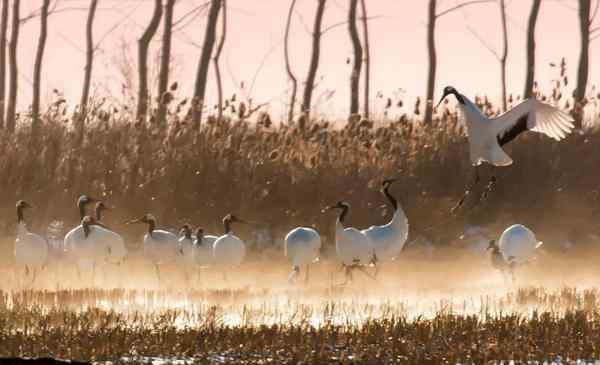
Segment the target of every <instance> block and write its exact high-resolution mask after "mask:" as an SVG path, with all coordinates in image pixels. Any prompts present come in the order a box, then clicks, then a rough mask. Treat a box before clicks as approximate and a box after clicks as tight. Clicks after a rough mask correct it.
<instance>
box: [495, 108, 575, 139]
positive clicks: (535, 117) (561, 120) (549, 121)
mask: <svg viewBox="0 0 600 365" xmlns="http://www.w3.org/2000/svg"><path fill="white" fill-rule="evenodd" d="M492 123H493V125H494V128H495V132H496V136H497V137H496V138H497V140H498V144H500V145H501V146H502V145H505V144H507V143H508V142H510V141H512V140H513V139H515V138H516V137H517V136H518V135H519V134H521V133H523V132H525V131H533V132H538V133H543V134H545V135H547V136H548V137H550V138H553V139H555V140H557V141H560V140H561V139H563V138H565V137H566V136H567V135H568V134H570V133H571V131H572V130H573V127H574V126H573V118H571V116H570V115H568V114H566V113H564V112H563V111H561V110H559V109H557V108H555V107H553V106H552V105H548V104H546V103H542V102H541V101H538V100H536V99H527V100H525V101H524V102H522V103H521V104H519V105H517V106H515V107H514V108H512V109H511V110H509V111H508V112H506V113H504V114H502V115H500V116H499V117H497V118H494V119H493V120H492Z"/></svg>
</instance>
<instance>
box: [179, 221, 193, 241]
mask: <svg viewBox="0 0 600 365" xmlns="http://www.w3.org/2000/svg"><path fill="white" fill-rule="evenodd" d="M179 235H180V236H184V237H186V238H191V237H192V227H191V226H190V225H189V224H187V223H186V224H184V225H183V226H181V230H180V231H179Z"/></svg>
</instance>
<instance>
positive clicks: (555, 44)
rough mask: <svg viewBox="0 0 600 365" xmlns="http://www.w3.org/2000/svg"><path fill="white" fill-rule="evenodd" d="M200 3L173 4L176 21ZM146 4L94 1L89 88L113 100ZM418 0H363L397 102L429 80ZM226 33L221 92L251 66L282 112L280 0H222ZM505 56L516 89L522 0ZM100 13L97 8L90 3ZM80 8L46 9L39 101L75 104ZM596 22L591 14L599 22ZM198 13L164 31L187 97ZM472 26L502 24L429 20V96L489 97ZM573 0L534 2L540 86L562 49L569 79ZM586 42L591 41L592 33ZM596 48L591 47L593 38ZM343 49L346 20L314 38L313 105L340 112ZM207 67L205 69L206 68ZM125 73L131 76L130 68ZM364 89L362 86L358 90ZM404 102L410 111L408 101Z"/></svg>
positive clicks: (375, 85) (377, 68)
mask: <svg viewBox="0 0 600 365" xmlns="http://www.w3.org/2000/svg"><path fill="white" fill-rule="evenodd" d="M60 1H61V3H60V5H59V8H60V7H76V8H85V7H87V5H88V3H89V1H87V0H60ZM203 2H204V0H179V3H178V5H177V8H176V15H175V17H176V18H178V17H180V16H181V15H183V14H184V13H185V12H186V11H187V10H189V9H190V8H192V7H194V6H195V5H197V4H199V3H203ZM22 3H23V5H22V13H23V14H24V15H25V14H27V13H28V12H29V11H30V10H31V9H35V8H36V7H38V6H39V4H40V3H41V1H38V0H28V1H23V2H22ZM152 3H153V2H152V1H150V0H100V1H99V11H98V14H97V19H96V23H95V28H94V32H95V37H96V39H99V38H101V37H102V35H104V34H106V32H107V30H108V29H111V28H112V27H113V26H114V25H115V24H117V23H122V25H120V26H119V27H118V28H116V29H115V30H114V31H113V32H112V33H110V34H109V35H108V36H107V37H106V38H105V39H104V40H103V42H102V43H101V45H100V49H99V51H98V54H97V58H96V63H95V69H94V74H93V84H94V86H95V87H96V88H97V90H98V93H99V94H104V93H105V91H102V89H105V88H108V89H110V90H111V92H112V94H113V95H114V96H118V95H119V93H120V86H119V85H121V84H122V83H123V76H122V73H121V72H119V71H118V69H119V67H117V64H119V63H122V62H120V61H119V60H123V59H124V57H123V51H122V49H121V46H120V44H121V43H122V41H124V42H126V43H129V44H130V49H129V52H130V53H129V54H128V57H129V59H130V60H131V61H133V62H135V41H136V39H137V38H138V37H139V36H140V34H141V32H142V30H143V27H144V26H145V24H146V22H147V20H148V17H149V14H150V12H151V10H152ZM427 3H428V1H427V0H414V1H409V0H368V1H367V6H368V11H369V15H370V16H381V18H378V19H374V20H372V21H371V22H370V37H371V58H372V75H371V78H372V81H371V85H372V97H374V95H375V93H376V92H377V91H381V92H383V93H384V94H385V95H391V94H392V93H393V92H394V91H395V90H398V89H399V88H402V89H404V90H406V94H407V98H408V99H409V101H410V99H412V98H414V96H416V95H423V94H424V92H425V83H426V76H427V58H426V56H427V54H426V52H427V50H426V42H425V37H426V22H427V18H426V12H427ZM457 3H458V1H455V0H440V1H439V5H438V8H439V9H440V10H443V9H446V8H448V7H451V6H453V5H456V4H457ZM228 4H229V7H230V9H229V14H228V15H229V24H228V26H229V28H228V38H227V41H226V44H225V48H224V51H223V56H222V70H223V75H224V88H225V92H226V94H231V93H233V92H237V93H238V94H240V91H239V90H238V89H237V87H238V86H239V83H240V81H242V80H243V81H245V84H246V85H247V86H249V85H250V84H251V83H252V79H253V77H254V75H255V74H256V73H257V70H258V68H259V65H261V63H264V64H263V66H262V69H261V71H260V73H258V74H257V76H256V81H255V84H254V88H253V89H252V96H253V98H254V99H255V100H256V101H258V102H263V101H272V103H271V106H270V111H271V112H272V113H274V115H275V116H280V115H281V113H282V110H283V105H284V101H285V100H286V90H287V86H288V83H287V77H286V74H285V68H284V63H283V42H282V39H283V30H284V25H285V18H286V15H287V7H288V5H289V1H286V0H252V1H250V0H229V1H228ZM315 4H316V1H314V0H298V5H297V15H296V16H295V17H294V24H293V33H292V36H291V48H292V63H293V69H294V70H295V73H296V74H297V76H298V78H299V79H300V80H303V79H304V77H305V74H306V70H307V67H308V60H309V56H310V35H309V34H308V33H307V31H306V30H305V27H304V26H303V23H305V24H306V26H308V27H311V26H312V22H313V17H314V8H315ZM507 4H508V17H509V60H508V75H509V81H508V88H509V91H510V92H514V93H521V92H522V88H523V82H524V81H523V80H524V71H525V66H524V64H525V36H526V27H527V16H528V14H529V10H530V6H531V1H529V0H512V1H511V0H509V1H507ZM346 8H347V1H345V0H329V1H328V5H327V9H326V13H325V19H324V26H327V25H331V24H335V23H337V22H340V21H344V20H345V18H346ZM100 9H103V10H100ZM85 17H86V13H85V11H84V10H76V11H71V12H63V13H58V14H54V15H52V16H51V18H50V20H49V37H48V43H47V51H46V56H45V63H44V72H43V82H44V86H43V90H44V100H45V101H48V100H50V97H51V93H50V92H51V90H52V89H53V88H56V89H59V90H61V91H62V92H64V93H65V95H66V96H67V98H68V99H70V101H72V102H73V103H76V102H77V101H78V100H79V95H80V92H81V83H82V77H83V64H84V54H83V51H82V50H83V49H84V36H85V35H84V29H85ZM597 22H599V21H598V20H597ZM204 25H205V17H204V16H203V17H200V18H198V19H196V20H195V21H194V22H192V23H191V24H189V26H187V28H185V29H184V30H183V31H182V32H179V33H178V34H177V35H176V36H175V38H174V45H173V56H174V62H175V65H176V72H175V74H174V75H173V77H174V79H176V80H178V81H179V82H180V84H181V85H182V87H181V88H180V92H181V93H182V94H185V93H189V92H190V90H191V87H192V84H193V79H194V76H195V69H196V65H197V61H198V56H199V53H200V51H199V49H198V48H196V47H195V46H193V45H192V44H191V43H190V40H191V41H193V42H195V43H198V44H200V43H201V42H202V39H203V33H204ZM467 26H469V27H472V28H473V29H475V30H476V31H477V32H478V33H479V34H480V35H481V36H482V37H483V38H484V39H485V40H486V41H487V42H488V43H489V44H491V45H493V46H494V47H496V49H498V50H499V49H500V45H501V43H500V42H501V32H500V21H499V10H498V5H497V4H496V3H492V4H479V5H473V6H471V7H469V8H465V9H464V10H459V11H456V12H454V13H452V14H449V15H447V16H444V17H443V18H441V19H440V20H439V23H438V28H437V44H438V77H437V83H436V86H437V90H436V95H438V94H439V92H440V90H441V88H443V86H445V85H447V84H450V85H453V86H455V87H456V88H458V89H459V90H461V91H463V92H464V93H466V94H467V95H473V94H475V93H487V94H489V95H490V96H492V97H493V98H497V97H498V95H499V91H500V81H499V65H498V62H497V61H496V59H495V57H494V56H493V55H492V54H491V53H490V52H489V51H488V50H487V49H486V48H484V47H483V46H482V45H481V43H480V42H479V41H478V40H477V39H476V38H475V37H474V36H473V35H472V34H471V33H470V32H469V31H468V29H467ZM578 26H579V25H578V18H577V1H576V0H545V1H543V2H542V7H541V10H540V15H539V20H538V27H537V60H538V64H537V70H536V72H537V79H538V80H539V81H540V83H541V85H542V86H545V85H549V83H550V80H551V79H552V78H553V77H555V75H556V70H555V69H552V68H550V67H549V63H550V62H553V61H554V62H557V61H559V60H560V58H561V57H562V56H564V57H566V58H567V63H568V75H569V76H570V79H571V80H574V75H575V72H576V68H577V60H578V56H579V33H578ZM38 30H39V22H38V19H34V20H31V21H29V22H28V23H26V24H25V26H24V27H23V29H22V32H21V38H20V43H19V57H20V58H19V67H20V76H21V77H20V82H21V84H20V85H21V92H20V94H19V98H20V100H19V103H20V105H26V104H29V102H30V98H31V92H30V80H31V75H32V71H33V62H34V59H33V57H34V54H35V46H36V43H37V36H38ZM596 42H600V40H597V41H596ZM598 44H600V43H598ZM159 46H160V34H158V35H157V37H156V39H155V42H154V43H153V47H154V52H155V54H156V51H157V50H158V48H159ZM590 51H591V61H590V65H591V71H590V85H591V84H594V83H596V82H597V81H598V80H599V79H600V73H599V72H598V70H597V68H596V67H594V61H597V60H598V59H600V47H599V46H597V45H595V44H592V46H591V47H590ZM351 55H352V49H351V44H350V41H349V36H348V33H347V28H346V27H345V26H342V27H338V28H336V29H334V30H332V31H330V32H328V33H327V34H326V35H324V37H323V45H322V55H321V63H320V67H319V71H318V79H319V78H321V77H322V81H321V82H320V84H319V87H318V89H317V91H316V92H315V97H318V95H319V94H321V93H322V92H323V91H325V90H335V94H334V96H333V97H332V98H331V99H329V100H328V101H327V102H323V103H320V104H319V111H320V112H323V113H328V114H335V115H337V116H341V115H345V113H346V111H347V108H348V99H349V96H348V84H349V81H348V80H349V73H350V65H347V64H346V59H347V57H349V56H351ZM212 72H213V71H212V69H211V71H210V75H211V76H212ZM134 75H135V74H134ZM209 83H210V85H209V89H208V98H209V99H211V100H214V97H215V92H214V91H215V90H214V79H211V80H209ZM361 96H362V94H361ZM409 110H410V109H409Z"/></svg>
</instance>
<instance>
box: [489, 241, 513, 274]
mask: <svg viewBox="0 0 600 365" xmlns="http://www.w3.org/2000/svg"><path fill="white" fill-rule="evenodd" d="M487 249H488V251H490V260H491V264H492V267H493V268H494V269H496V270H498V271H500V273H502V275H503V276H504V274H506V273H508V274H509V275H510V277H511V279H512V281H513V282H514V281H515V271H514V270H515V262H514V261H513V260H512V259H509V260H507V259H505V258H504V256H503V255H502V252H501V251H500V247H499V246H498V245H497V244H496V240H490V242H489V244H488V248H487Z"/></svg>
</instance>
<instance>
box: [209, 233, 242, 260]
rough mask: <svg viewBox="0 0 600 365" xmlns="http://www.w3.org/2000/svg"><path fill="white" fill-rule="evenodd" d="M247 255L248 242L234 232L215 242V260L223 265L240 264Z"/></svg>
mask: <svg viewBox="0 0 600 365" xmlns="http://www.w3.org/2000/svg"><path fill="white" fill-rule="evenodd" d="M245 257H246V244H245V243H244V241H242V240H241V239H239V238H238V237H236V236H235V235H234V234H233V233H231V232H230V233H226V234H224V235H222V236H220V237H219V238H217V240H216V241H215V243H214V244H213V260H214V263H215V264H216V265H219V266H222V267H233V266H239V265H240V264H241V263H242V262H244V258H245Z"/></svg>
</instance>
